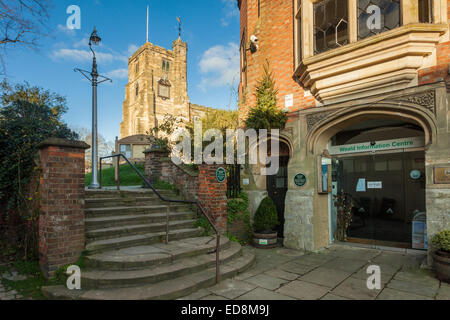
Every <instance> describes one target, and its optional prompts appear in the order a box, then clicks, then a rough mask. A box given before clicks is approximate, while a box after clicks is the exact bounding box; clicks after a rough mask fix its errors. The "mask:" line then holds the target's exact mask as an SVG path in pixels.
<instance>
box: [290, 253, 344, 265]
mask: <svg viewBox="0 0 450 320" xmlns="http://www.w3.org/2000/svg"><path fill="white" fill-rule="evenodd" d="M333 259H336V256H333V255H330V254H320V253H311V254H307V255H304V256H301V257H298V258H295V259H294V260H292V262H295V263H299V264H302V265H307V266H312V267H318V266H321V265H323V264H324V263H326V262H329V261H331V260H333Z"/></svg>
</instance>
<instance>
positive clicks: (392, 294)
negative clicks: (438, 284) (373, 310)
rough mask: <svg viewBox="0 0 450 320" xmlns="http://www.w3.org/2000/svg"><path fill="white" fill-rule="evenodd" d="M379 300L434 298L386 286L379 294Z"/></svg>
mask: <svg viewBox="0 0 450 320" xmlns="http://www.w3.org/2000/svg"><path fill="white" fill-rule="evenodd" d="M377 300H432V299H431V298H428V297H424V296H419V295H416V294H413V293H408V292H404V291H399V290H394V289H391V288H384V290H383V291H382V292H381V293H380V294H379V295H378V297H377Z"/></svg>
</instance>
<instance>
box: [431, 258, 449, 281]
mask: <svg viewBox="0 0 450 320" xmlns="http://www.w3.org/2000/svg"><path fill="white" fill-rule="evenodd" d="M433 260H434V267H435V269H436V276H437V278H438V279H439V280H441V281H444V282H447V283H450V253H447V252H443V251H435V252H434V253H433Z"/></svg>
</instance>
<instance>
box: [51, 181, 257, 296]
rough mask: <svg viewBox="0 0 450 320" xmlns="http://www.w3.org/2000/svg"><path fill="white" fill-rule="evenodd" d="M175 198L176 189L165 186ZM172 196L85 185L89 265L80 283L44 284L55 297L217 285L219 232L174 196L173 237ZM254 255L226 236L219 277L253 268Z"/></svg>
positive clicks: (176, 291) (181, 292)
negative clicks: (208, 232) (207, 228)
mask: <svg viewBox="0 0 450 320" xmlns="http://www.w3.org/2000/svg"><path fill="white" fill-rule="evenodd" d="M160 193H161V194H162V195H163V196H165V197H167V198H170V199H177V198H179V197H177V195H176V194H175V193H174V192H173V191H169V190H161V191H160ZM166 211H167V203H166V202H163V201H161V200H160V199H159V198H158V197H157V196H156V195H155V194H154V193H153V192H152V191H151V190H148V189H135V190H132V191H120V192H119V191H116V190H98V191H92V190H87V191H86V219H85V226H86V250H87V256H86V257H85V266H84V268H83V269H82V270H81V290H69V289H67V288H66V286H50V287H44V288H43V289H42V291H43V293H44V295H46V296H47V297H48V298H51V299H105V300H130V299H131V300H149V299H177V298H180V297H183V296H185V295H188V294H190V293H192V292H195V291H196V290H198V289H200V288H204V287H208V286H212V285H214V284H215V275H216V269H215V259H216V254H215V247H216V239H215V236H206V237H205V236H202V233H203V230H202V229H201V228H198V227H195V226H194V222H195V220H196V211H195V210H193V208H192V207H191V206H190V205H186V204H176V203H171V206H170V228H169V230H170V232H169V244H166V243H164V242H165V239H166V232H165V230H166ZM253 263H254V256H253V255H251V254H246V253H245V254H244V253H243V252H242V248H241V246H240V245H239V244H238V243H235V242H231V241H229V240H228V239H227V238H226V237H225V236H222V237H221V244H220V277H221V279H222V280H223V279H226V278H230V277H233V276H235V275H236V274H237V273H240V272H243V271H245V270H247V269H248V268H250V267H251V266H252V265H253Z"/></svg>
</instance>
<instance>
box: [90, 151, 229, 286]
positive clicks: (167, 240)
mask: <svg viewBox="0 0 450 320" xmlns="http://www.w3.org/2000/svg"><path fill="white" fill-rule="evenodd" d="M120 157H122V158H123V159H125V161H126V162H127V163H128V164H129V165H130V167H131V168H133V170H134V171H135V172H136V173H137V174H138V175H139V176H140V177H141V178H142V180H144V182H145V184H146V185H147V187H149V188H150V189H152V190H153V192H154V193H155V194H156V195H157V196H158V198H159V199H161V200H162V201H165V202H168V205H167V214H166V244H168V243H169V220H170V218H169V217H170V203H172V202H174V203H185V204H195V205H196V206H197V209H199V210H200V212H201V213H202V214H203V216H204V217H205V218H206V220H207V221H208V223H209V224H210V225H211V227H212V229H213V230H214V232H215V233H216V283H219V282H220V263H219V261H220V260H219V248H220V233H219V231H218V230H217V228H216V226H215V225H214V223H213V222H212V221H211V218H210V217H209V216H208V214H207V213H206V212H205V210H204V209H203V207H202V206H201V205H200V203H199V202H198V201H192V200H179V199H168V198H166V197H164V196H163V195H161V194H160V193H159V192H158V190H156V189H155V188H154V187H153V185H152V184H151V183H150V182H149V181H148V180H147V179H146V178H145V176H144V175H143V174H142V173H141V172H140V171H139V170H138V169H137V168H136V167H135V166H134V165H133V164H132V163H131V162H130V160H128V159H127V157H125V155H123V154H121V153H119V154H115V155H112V156H106V157H100V161H99V162H100V174H99V184H100V189H101V188H102V160H104V159H109V158H117V168H118V169H119V160H120ZM118 172H119V174H118V176H117V190H120V178H119V177H120V170H118Z"/></svg>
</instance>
